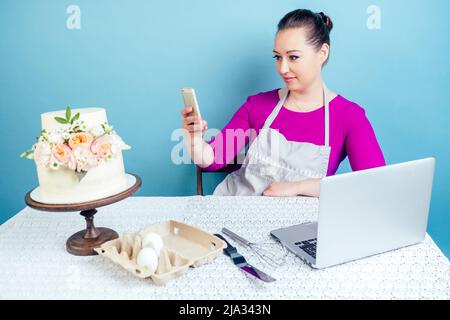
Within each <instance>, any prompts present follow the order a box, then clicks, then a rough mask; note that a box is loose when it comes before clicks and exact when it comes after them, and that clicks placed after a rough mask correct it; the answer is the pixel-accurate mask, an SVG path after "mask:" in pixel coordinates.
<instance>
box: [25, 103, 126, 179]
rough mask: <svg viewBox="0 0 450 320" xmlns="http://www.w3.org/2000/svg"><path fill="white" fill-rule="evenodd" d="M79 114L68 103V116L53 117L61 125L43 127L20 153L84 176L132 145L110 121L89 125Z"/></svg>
mask: <svg viewBox="0 0 450 320" xmlns="http://www.w3.org/2000/svg"><path fill="white" fill-rule="evenodd" d="M79 118H80V113H76V114H75V115H74V116H73V117H72V112H71V109H70V107H67V109H66V117H65V118H62V117H55V118H54V119H55V121H57V122H59V123H60V124H62V126H61V127H60V128H59V129H58V130H56V131H53V132H47V131H46V130H42V131H41V135H40V136H39V137H37V138H36V143H35V144H34V145H33V146H32V147H31V149H30V150H27V151H25V152H23V153H22V154H21V155H20V156H21V157H26V158H27V159H31V160H34V161H35V162H36V165H37V166H39V167H42V168H49V169H52V170H58V169H60V168H68V169H70V170H73V171H75V173H77V174H78V175H80V178H82V177H83V176H84V175H85V174H86V173H87V172H88V171H89V170H91V169H92V168H95V167H97V166H98V165H99V164H100V163H101V162H102V161H108V160H110V159H112V158H114V157H115V155H116V154H117V153H118V152H119V151H121V150H126V149H130V146H128V145H127V144H126V143H125V142H123V140H122V139H121V138H120V137H119V136H118V135H117V133H116V132H115V131H114V130H113V127H112V126H111V125H109V124H108V123H103V124H101V125H99V126H96V127H93V128H88V127H87V126H86V124H85V123H84V122H83V121H80V120H79Z"/></svg>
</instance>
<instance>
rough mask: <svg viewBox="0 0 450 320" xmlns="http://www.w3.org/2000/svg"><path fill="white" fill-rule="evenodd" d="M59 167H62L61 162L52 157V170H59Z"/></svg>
mask: <svg viewBox="0 0 450 320" xmlns="http://www.w3.org/2000/svg"><path fill="white" fill-rule="evenodd" d="M59 167H60V164H59V162H58V161H57V160H56V159H55V158H53V157H51V160H50V169H52V170H58V169H59Z"/></svg>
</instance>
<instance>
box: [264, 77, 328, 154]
mask: <svg viewBox="0 0 450 320" xmlns="http://www.w3.org/2000/svg"><path fill="white" fill-rule="evenodd" d="M288 94H289V90H288V88H287V87H284V88H283V89H281V99H280V100H279V101H278V104H277V105H276V107H275V109H273V111H272V113H271V114H270V115H269V116H268V117H267V119H266V121H265V122H264V126H263V127H262V129H269V128H270V126H271V125H272V122H273V121H274V120H275V118H276V116H277V115H278V113H279V112H280V110H281V107H282V106H283V104H284V102H285V101H286V98H287V96H288ZM329 96H330V95H329V94H328V88H327V87H326V85H325V83H323V101H324V107H325V146H326V147H328V146H329V145H330V101H329Z"/></svg>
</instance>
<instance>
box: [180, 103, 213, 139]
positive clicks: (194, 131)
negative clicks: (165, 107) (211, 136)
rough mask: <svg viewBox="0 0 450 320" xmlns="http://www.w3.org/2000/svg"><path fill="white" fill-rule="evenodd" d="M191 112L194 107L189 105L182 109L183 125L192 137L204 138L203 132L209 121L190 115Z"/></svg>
mask: <svg viewBox="0 0 450 320" xmlns="http://www.w3.org/2000/svg"><path fill="white" fill-rule="evenodd" d="M190 112H192V107H189V106H186V107H184V108H183V109H182V110H181V116H182V118H183V119H182V127H183V129H184V130H185V133H186V134H187V135H189V136H190V137H191V138H197V137H200V138H202V135H203V133H204V132H205V131H206V130H207V129H208V123H207V122H206V120H202V119H200V117H199V116H195V115H194V116H189V115H188V114H189V113H190Z"/></svg>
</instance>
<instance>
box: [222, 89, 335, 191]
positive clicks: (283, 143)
mask: <svg viewBox="0 0 450 320" xmlns="http://www.w3.org/2000/svg"><path fill="white" fill-rule="evenodd" d="M283 91H284V92H282V95H281V96H282V98H281V99H280V100H279V102H278V104H277V106H276V107H275V109H273V111H272V113H271V114H270V115H269V117H267V119H266V121H265V123H264V126H263V127H262V129H261V130H260V132H259V134H258V136H257V137H256V139H255V140H254V141H253V143H252V144H251V146H250V148H249V150H248V153H247V155H246V157H245V159H244V161H243V163H242V166H241V168H240V169H239V170H237V171H234V172H232V173H230V174H229V175H228V176H227V177H225V179H224V180H223V181H222V182H221V183H220V184H219V185H218V186H217V187H216V189H215V190H214V195H219V196H260V195H262V193H263V191H264V190H266V189H267V187H268V186H269V185H270V183H272V182H273V181H301V180H306V179H314V178H323V177H325V176H326V175H327V169H328V160H329V158H330V151H331V148H330V146H329V144H330V139H329V132H330V130H329V100H328V98H329V94H328V89H327V88H326V86H325V84H323V100H324V107H325V145H323V146H319V145H315V144H313V143H309V142H296V141H288V140H286V138H285V137H284V136H283V135H282V134H281V133H279V132H278V130H275V129H271V128H270V126H271V124H272V122H273V121H274V119H275V117H276V116H277V115H278V113H279V111H280V109H281V107H282V106H283V104H284V102H285V100H286V98H287V96H288V94H289V90H288V89H287V88H283Z"/></svg>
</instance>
